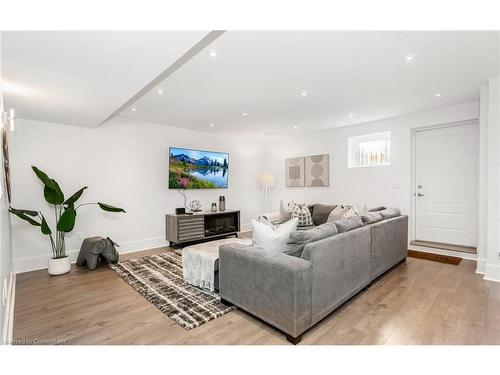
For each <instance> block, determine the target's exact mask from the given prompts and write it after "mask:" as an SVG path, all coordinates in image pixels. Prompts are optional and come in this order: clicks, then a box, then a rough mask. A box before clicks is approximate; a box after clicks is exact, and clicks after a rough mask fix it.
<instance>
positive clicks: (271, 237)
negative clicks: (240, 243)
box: [252, 219, 298, 252]
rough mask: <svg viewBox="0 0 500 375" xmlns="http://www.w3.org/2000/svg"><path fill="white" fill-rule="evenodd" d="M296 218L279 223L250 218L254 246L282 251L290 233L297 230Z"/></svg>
mask: <svg viewBox="0 0 500 375" xmlns="http://www.w3.org/2000/svg"><path fill="white" fill-rule="evenodd" d="M297 222H298V219H291V220H288V221H287V222H286V223H283V224H281V225H276V226H274V225H269V224H267V223H261V222H258V221H256V220H252V228H253V244H254V246H256V247H258V248H260V249H263V250H266V251H272V252H284V251H285V250H286V249H287V247H286V246H285V245H286V243H287V241H288V239H289V238H290V234H291V233H293V232H294V231H295V230H297Z"/></svg>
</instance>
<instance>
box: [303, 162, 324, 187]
mask: <svg viewBox="0 0 500 375" xmlns="http://www.w3.org/2000/svg"><path fill="white" fill-rule="evenodd" d="M329 159H330V155H329V154H324V155H313V156H306V158H305V177H306V186H308V187H320V186H330V165H329V164H330V163H329Z"/></svg>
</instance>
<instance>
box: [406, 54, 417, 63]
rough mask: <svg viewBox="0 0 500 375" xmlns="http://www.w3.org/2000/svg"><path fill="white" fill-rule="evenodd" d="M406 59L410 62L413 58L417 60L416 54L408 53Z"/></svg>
mask: <svg viewBox="0 0 500 375" xmlns="http://www.w3.org/2000/svg"><path fill="white" fill-rule="evenodd" d="M405 60H406V61H408V62H409V61H413V60H415V56H413V55H410V54H408V55H406V56H405Z"/></svg>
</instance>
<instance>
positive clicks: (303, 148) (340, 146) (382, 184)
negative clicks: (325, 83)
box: [267, 102, 479, 213]
mask: <svg viewBox="0 0 500 375" xmlns="http://www.w3.org/2000/svg"><path fill="white" fill-rule="evenodd" d="M477 118H479V102H470V103H465V104H460V105H455V106H451V107H446V108H440V109H436V110H432V111H426V112H419V113H414V114H408V115H405V116H400V117H395V118H390V119H385V120H380V121H375V122H371V123H366V124H361V125H356V126H349V127H343V128H338V129H334V130H330V131H327V132H323V133H320V134H318V133H314V134H311V135H307V134H305V133H302V132H300V131H297V132H296V134H295V135H293V136H289V137H286V138H281V139H276V140H273V141H270V142H268V144H267V147H268V154H269V159H270V165H271V171H272V172H273V173H274V174H275V176H276V187H275V188H274V189H273V191H272V202H273V206H274V208H278V207H279V201H280V199H283V200H284V201H289V200H292V199H293V200H294V201H295V202H306V203H315V202H323V203H339V202H341V203H344V204H349V203H350V204H353V203H360V204H365V203H366V204H367V205H368V207H375V206H393V207H400V208H401V209H402V211H403V212H404V213H409V212H410V202H411V186H410V182H411V181H410V180H411V168H410V163H411V129H413V128H420V127H427V126H433V125H438V124H445V123H451V122H456V121H463V120H470V119H477ZM382 131H391V165H390V166H383V167H372V168H347V139H348V137H351V136H357V135H363V134H371V133H378V132H382ZM324 153H328V154H330V187H325V188H286V186H285V159H286V158H289V157H294V156H304V155H317V154H324Z"/></svg>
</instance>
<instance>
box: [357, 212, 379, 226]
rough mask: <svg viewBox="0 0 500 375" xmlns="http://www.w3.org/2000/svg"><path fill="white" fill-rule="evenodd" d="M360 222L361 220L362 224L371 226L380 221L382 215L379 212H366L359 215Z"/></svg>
mask: <svg viewBox="0 0 500 375" xmlns="http://www.w3.org/2000/svg"><path fill="white" fill-rule="evenodd" d="M359 217H360V218H361V220H363V224H365V225H366V224H372V223H376V222H377V221H380V220H382V215H381V214H380V212H367V213H365V214H363V215H359Z"/></svg>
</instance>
